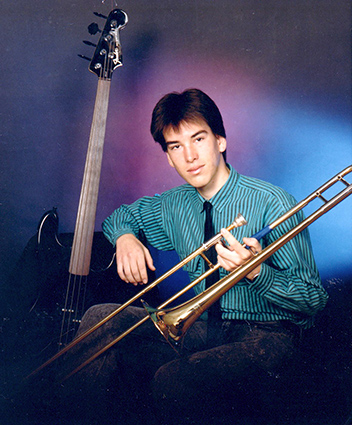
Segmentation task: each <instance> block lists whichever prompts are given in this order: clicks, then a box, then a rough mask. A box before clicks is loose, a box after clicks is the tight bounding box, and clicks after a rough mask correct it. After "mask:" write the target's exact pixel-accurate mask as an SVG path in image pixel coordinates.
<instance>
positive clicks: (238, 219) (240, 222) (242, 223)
mask: <svg viewBox="0 0 352 425" xmlns="http://www.w3.org/2000/svg"><path fill="white" fill-rule="evenodd" d="M232 224H233V226H234V227H233V228H235V227H241V226H245V225H246V224H247V220H246V219H245V218H244V217H243V215H242V214H241V213H238V214H237V217H236V218H235V220H234V222H233V223H232Z"/></svg>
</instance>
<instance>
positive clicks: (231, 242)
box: [216, 229, 262, 275]
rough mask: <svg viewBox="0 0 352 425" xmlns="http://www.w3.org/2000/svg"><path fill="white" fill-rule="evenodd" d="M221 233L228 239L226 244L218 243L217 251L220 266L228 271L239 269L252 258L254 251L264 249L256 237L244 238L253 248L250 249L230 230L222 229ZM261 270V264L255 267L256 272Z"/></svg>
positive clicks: (246, 243)
mask: <svg viewBox="0 0 352 425" xmlns="http://www.w3.org/2000/svg"><path fill="white" fill-rule="evenodd" d="M221 234H222V236H223V237H224V239H225V241H226V246H223V245H221V244H217V245H216V251H217V253H218V262H219V264H220V266H221V267H223V268H224V269H225V270H227V271H233V270H235V269H237V268H238V267H240V266H241V265H242V264H244V263H245V262H247V261H248V260H249V259H250V258H252V257H253V254H254V253H256V252H260V251H261V250H262V248H261V245H260V243H259V242H258V241H257V240H256V239H255V238H243V242H244V243H245V245H247V246H249V247H250V248H251V249H250V250H249V249H247V248H245V247H244V246H243V245H242V244H241V243H240V242H238V240H237V239H236V238H235V237H234V236H233V235H232V234H231V233H230V232H229V231H228V230H226V229H222V230H221ZM259 271H260V266H258V267H257V268H256V269H255V272H256V273H255V274H257V273H259ZM252 274H254V273H252ZM252 274H251V275H252Z"/></svg>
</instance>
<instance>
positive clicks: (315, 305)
mask: <svg viewBox="0 0 352 425" xmlns="http://www.w3.org/2000/svg"><path fill="white" fill-rule="evenodd" d="M228 167H229V168H230V171H231V172H230V176H229V178H228V180H227V181H226V183H225V185H224V186H223V187H222V188H221V189H220V190H219V191H218V192H217V193H216V194H215V195H214V196H213V197H212V199H210V202H211V203H212V205H213V209H212V216H213V223H214V229H215V232H218V231H220V229H221V228H223V227H227V226H228V225H229V224H230V223H232V221H233V220H234V218H235V217H236V216H237V214H238V213H241V214H242V215H243V216H244V217H245V218H246V220H247V222H248V224H247V225H246V226H243V227H240V228H237V229H234V230H233V231H232V233H233V235H234V236H235V237H236V239H237V240H239V241H240V242H241V241H242V238H243V236H248V237H249V236H251V235H253V234H254V233H256V232H258V231H259V230H261V229H262V228H263V227H266V226H267V225H269V224H270V223H272V222H273V221H274V220H276V219H277V218H278V217H279V216H281V215H282V214H283V213H284V212H286V211H287V210H289V209H291V208H292V207H293V206H294V205H295V204H296V201H295V199H294V198H293V197H292V196H291V195H289V194H288V193H287V192H285V191H284V190H283V189H281V188H279V187H277V186H274V185H272V184H270V183H267V182H264V181H261V180H258V179H255V178H251V177H246V176H243V175H241V174H239V173H237V172H236V171H235V170H234V169H233V168H232V167H231V166H230V165H228ZM204 201H205V200H204V199H203V198H202V197H201V195H200V194H199V193H198V191H197V190H196V189H195V188H194V187H193V186H191V185H189V184H184V185H182V186H179V187H176V188H174V189H171V190H169V191H166V192H164V193H162V194H161V195H155V196H152V197H149V196H145V197H142V198H140V199H139V200H137V201H136V202H134V203H133V204H131V205H122V206H121V207H120V208H118V209H117V210H115V211H114V213H113V214H112V215H111V216H110V217H108V218H107V219H106V220H105V221H104V223H103V232H104V234H105V236H106V237H107V238H108V239H109V240H110V242H111V243H112V244H113V245H115V242H116V239H117V238H118V237H120V236H121V235H123V234H126V233H133V234H134V235H135V236H138V234H139V232H140V230H143V232H144V234H145V236H146V239H147V241H148V243H149V244H150V245H152V246H154V247H155V248H157V249H159V250H165V251H167V250H173V249H174V250H176V252H177V253H178V255H179V256H180V258H181V259H183V258H185V257H186V256H187V255H189V254H190V253H191V252H193V251H194V250H196V249H197V248H199V247H200V246H201V245H202V243H203V238H204V222H205V213H204V212H203V202H204ZM302 218H303V214H302V212H299V213H297V214H295V216H293V217H292V218H290V219H289V220H286V221H285V222H284V223H282V224H281V225H280V226H278V227H276V228H275V229H274V230H273V231H272V232H271V233H269V234H268V235H266V236H265V237H264V238H263V239H262V240H261V241H260V242H261V245H262V247H263V248H265V247H266V246H268V245H269V244H270V243H272V242H273V241H275V240H276V239H278V238H279V237H280V236H281V235H283V234H285V233H287V231H288V230H289V229H291V228H292V227H294V226H295V225H296V224H298V223H299V222H300V221H301V220H302ZM184 268H185V270H186V271H187V272H188V274H189V276H190V279H191V281H192V280H194V279H195V278H196V277H198V276H200V274H201V273H203V272H204V269H205V264H204V260H203V259H202V258H201V257H200V256H198V257H197V258H195V259H193V260H192V261H190V262H189V263H188V264H186V266H185V267H184ZM226 274H228V272H227V271H226V270H224V269H220V277H223V276H225V275H226ZM204 286H205V283H204V281H203V282H201V283H200V284H199V285H197V287H196V288H195V292H196V293H200V292H202V291H203V290H204ZM327 298H328V296H327V293H326V292H325V290H324V289H323V287H322V285H321V281H320V277H319V273H318V271H317V267H316V264H315V261H314V258H313V255H312V250H311V242H310V237H309V233H308V230H307V229H306V230H303V231H302V232H301V233H299V234H298V235H297V236H296V237H295V238H293V239H292V240H291V241H289V242H288V243H287V244H286V245H284V246H283V247H282V248H281V249H280V250H279V251H277V252H276V253H275V254H273V255H272V256H271V257H270V258H269V259H268V260H266V261H265V262H264V263H263V264H262V268H261V272H260V275H259V276H258V277H257V278H256V279H255V280H254V281H253V282H252V281H249V280H247V279H243V280H241V281H240V282H238V283H237V284H236V285H235V286H234V287H233V288H231V289H230V290H229V291H228V292H227V293H226V294H224V295H223V296H222V297H221V300H220V304H221V310H222V318H223V319H230V320H231V319H238V320H248V321H273V320H290V321H292V322H294V323H296V324H298V325H300V326H302V327H304V328H308V327H310V326H311V325H312V323H313V317H314V315H315V314H316V313H317V312H318V311H319V310H321V309H322V308H323V307H324V306H325V304H326V302H327Z"/></svg>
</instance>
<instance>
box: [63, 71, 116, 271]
mask: <svg viewBox="0 0 352 425" xmlns="http://www.w3.org/2000/svg"><path fill="white" fill-rule="evenodd" d="M110 83H111V81H110V80H104V79H99V80H98V88H97V94H96V99H95V105H94V114H93V121H92V126H91V131H90V137H89V145H88V152H87V157H86V163H85V169H84V176H83V182H82V188H81V196H80V200H79V207H78V213H77V219H76V227H75V232H74V238H73V245H72V252H71V259H70V266H69V272H70V273H72V274H75V275H80V276H87V275H88V274H89V268H90V260H91V253H92V243H93V235H94V228H95V216H96V209H97V200H98V192H99V182H100V172H101V163H102V157H103V147H104V138H105V128H106V118H107V112H108V104H109V94H110Z"/></svg>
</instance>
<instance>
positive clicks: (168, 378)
mask: <svg viewBox="0 0 352 425" xmlns="http://www.w3.org/2000/svg"><path fill="white" fill-rule="evenodd" d="M116 308H117V305H115V304H102V305H97V306H94V307H91V308H90V309H89V310H88V311H87V313H86V314H85V316H84V317H83V320H82V323H81V326H80V329H79V333H82V332H83V331H85V330H86V329H88V328H89V327H91V326H93V325H94V324H95V323H97V322H98V321H100V320H101V319H102V318H103V317H105V316H106V315H107V314H109V313H111V311H113V310H114V309H116ZM144 316H145V311H144V309H142V308H139V307H132V306H130V307H128V308H127V309H125V310H124V311H123V312H121V313H120V314H118V315H117V316H115V317H114V318H113V319H112V320H110V321H109V322H107V323H106V324H105V325H104V326H102V327H101V328H99V329H98V330H97V331H95V333H94V334H92V335H91V336H89V337H88V338H87V339H86V340H84V341H83V342H82V343H81V344H80V345H79V346H78V347H77V348H75V350H74V352H73V353H71V354H69V355H68V357H67V359H66V365H70V367H72V365H76V364H79V363H81V362H83V361H84V360H85V359H87V358H89V357H90V356H91V355H92V354H94V353H95V352H96V351H97V350H99V349H100V348H101V347H104V346H106V345H107V344H108V343H109V342H110V341H111V340H113V339H114V338H116V336H117V335H119V334H120V333H121V332H123V331H124V330H126V329H127V328H129V327H130V326H132V325H133V324H134V323H136V322H137V321H138V320H140V319H141V318H142V317H144ZM214 326H216V327H217V329H216V332H215V335H216V337H215V340H214V339H213V341H212V342H211V344H209V342H208V338H207V331H208V330H207V323H206V322H204V321H202V320H198V321H197V322H196V323H195V324H194V325H193V326H192V327H191V328H190V329H189V331H188V332H187V334H186V336H185V338H184V342H183V349H182V353H181V356H178V355H177V354H176V353H175V352H174V351H173V350H172V348H171V347H170V346H169V344H168V343H167V342H166V341H165V339H164V338H163V337H162V335H161V334H160V333H159V332H158V331H157V329H156V328H155V326H154V325H153V323H152V321H151V320H148V322H146V323H144V324H143V325H141V326H140V327H138V328H137V329H136V330H135V331H133V333H131V334H130V335H127V336H126V337H125V338H124V339H123V340H121V341H120V342H118V343H117V344H116V345H114V346H113V347H112V348H110V349H109V350H108V351H106V352H105V353H104V354H103V355H101V356H100V357H98V358H97V359H96V360H94V361H93V362H92V363H90V364H89V365H88V366H86V367H85V368H84V369H82V370H81V371H80V372H79V373H77V374H76V375H75V376H74V377H72V378H69V380H67V383H65V384H64V386H63V387H64V388H65V387H66V389H68V388H69V389H72V388H76V389H75V394H77V392H78V394H81V399H80V400H81V403H82V408H83V411H84V412H85V413H84V414H85V415H89V414H91V415H97V416H98V417H100V419H101V414H102V411H103V410H104V411H110V412H111V413H112V412H113V416H114V421H113V422H112V423H117V424H118V423H128V420H129V418H130V420H131V423H133V421H135V423H139V422H138V421H141V420H142V418H143V421H144V423H146V422H147V420H148V418H150V420H151V421H153V417H154V415H155V416H156V417H157V418H158V419H160V420H161V423H162V424H164V425H165V424H173V423H175V424H180V423H185V424H186V423H198V422H199V423H201V422H202V421H203V422H204V420H209V418H213V419H212V420H213V423H223V422H216V420H220V419H219V418H221V417H232V416H233V415H235V416H237V417H240V416H241V415H243V414H247V413H248V412H249V411H260V410H264V411H265V398H266V397H265V396H264V397H263V395H264V394H265V391H266V384H265V382H266V380H268V379H269V380H270V379H273V378H272V377H273V376H275V373H277V371H278V370H279V368H280V367H281V366H282V365H283V364H284V362H285V361H286V360H287V359H288V358H289V357H290V356H291V355H292V353H293V352H294V348H295V339H296V337H297V335H296V333H295V331H294V330H293V327H292V329H291V327H290V326H287V325H286V324H285V323H281V322H264V323H250V322H246V321H221V322H218V323H217V324H216V325H214ZM71 384H72V385H71ZM77 388H78V389H77ZM84 405H85V407H84ZM87 405H88V408H87ZM75 406H76V407H77V403H75ZM138 418H139V419H138ZM180 418H182V421H181V422H180ZM187 421H188V422H187ZM224 423H225V422H224Z"/></svg>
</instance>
